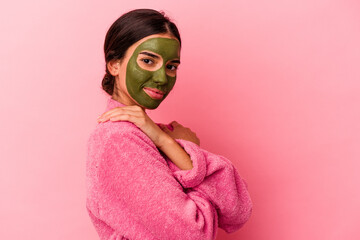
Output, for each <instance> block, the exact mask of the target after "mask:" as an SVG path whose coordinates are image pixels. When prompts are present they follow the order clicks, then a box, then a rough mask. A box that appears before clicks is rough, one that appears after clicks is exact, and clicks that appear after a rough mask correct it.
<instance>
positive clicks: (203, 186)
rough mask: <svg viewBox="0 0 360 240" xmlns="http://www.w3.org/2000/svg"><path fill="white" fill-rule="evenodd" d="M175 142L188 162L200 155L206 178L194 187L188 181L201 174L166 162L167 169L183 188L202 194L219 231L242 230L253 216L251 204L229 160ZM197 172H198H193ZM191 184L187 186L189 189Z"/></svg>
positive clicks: (183, 142) (184, 141) (244, 187)
mask: <svg viewBox="0 0 360 240" xmlns="http://www.w3.org/2000/svg"><path fill="white" fill-rule="evenodd" d="M176 141H177V142H178V143H179V144H180V145H181V146H182V147H183V148H184V149H185V151H186V152H187V153H188V154H189V155H190V158H191V159H195V158H198V156H199V155H202V156H203V157H204V158H205V159H206V160H205V162H206V174H205V176H204V178H203V181H201V182H199V183H198V184H197V185H195V184H196V183H195V184H193V183H192V182H191V180H192V179H191V178H188V177H187V176H188V175H189V174H193V175H194V176H196V175H199V174H201V171H199V170H198V169H195V167H194V169H193V170H194V171H193V170H191V171H184V170H181V169H179V168H178V167H177V166H175V165H174V164H173V163H172V162H171V161H168V165H169V168H170V169H171V170H172V171H173V172H174V176H175V177H176V178H177V179H178V180H179V182H180V183H181V185H182V186H183V187H184V188H191V189H190V190H193V191H198V192H202V193H203V194H204V195H206V196H208V197H209V199H210V200H211V202H212V203H214V205H215V208H216V210H217V213H218V216H219V227H220V228H222V229H224V230H225V231H226V232H227V233H231V232H234V231H236V230H238V229H239V228H241V227H242V226H243V225H244V224H245V222H246V221H247V220H248V219H249V218H250V215H251V212H252V201H251V198H250V195H249V192H248V188H247V185H246V182H245V180H244V179H242V178H241V177H240V175H239V173H238V171H237V170H236V168H235V167H234V165H233V164H232V163H231V161H230V160H228V159H226V158H225V157H223V156H220V155H216V154H213V153H210V152H208V151H206V150H204V149H202V148H200V147H199V146H198V145H196V144H194V143H193V142H190V141H186V140H183V139H176ZM196 171H198V172H196ZM189 183H190V185H189Z"/></svg>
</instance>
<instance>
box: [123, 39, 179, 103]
mask: <svg viewBox="0 0 360 240" xmlns="http://www.w3.org/2000/svg"><path fill="white" fill-rule="evenodd" d="M148 54H152V55H154V56H153V57H152V56H149V55H148ZM176 61H180V45H179V42H178V41H177V40H175V39H170V38H150V39H148V40H146V41H144V42H143V43H141V44H140V45H139V46H137V47H136V49H135V50H134V52H133V54H132V55H131V57H130V59H129V62H128V64H127V69H126V87H127V90H128V92H129V94H130V96H131V97H132V98H133V99H134V100H135V101H136V102H137V103H138V104H139V105H141V106H143V107H145V108H148V109H155V108H157V107H158V106H159V104H160V103H161V102H162V101H163V100H164V99H165V98H166V96H167V95H168V94H169V92H170V91H171V90H172V88H173V87H174V85H175V81H176V69H177V65H178V63H176ZM144 87H150V88H155V89H158V90H161V91H162V92H164V93H165V94H164V96H163V98H162V99H153V98H152V97H151V96H149V95H148V94H147V93H146V92H145V91H144V89H143V88H144Z"/></svg>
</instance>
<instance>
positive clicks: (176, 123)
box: [170, 121, 182, 127]
mask: <svg viewBox="0 0 360 240" xmlns="http://www.w3.org/2000/svg"><path fill="white" fill-rule="evenodd" d="M170 125H171V126H173V127H175V126H182V125H181V124H180V123H178V122H177V121H172V122H171V123H170Z"/></svg>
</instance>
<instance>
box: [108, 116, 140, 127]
mask: <svg viewBox="0 0 360 240" xmlns="http://www.w3.org/2000/svg"><path fill="white" fill-rule="evenodd" d="M110 121H128V122H132V123H134V124H135V125H137V124H138V121H139V118H138V117H136V116H134V115H131V114H118V115H116V116H113V117H111V118H110Z"/></svg>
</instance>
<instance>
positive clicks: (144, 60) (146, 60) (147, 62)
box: [141, 58, 154, 64]
mask: <svg viewBox="0 0 360 240" xmlns="http://www.w3.org/2000/svg"><path fill="white" fill-rule="evenodd" d="M141 61H143V62H144V63H146V64H152V63H154V62H153V60H151V59H148V58H144V59H141Z"/></svg>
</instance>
